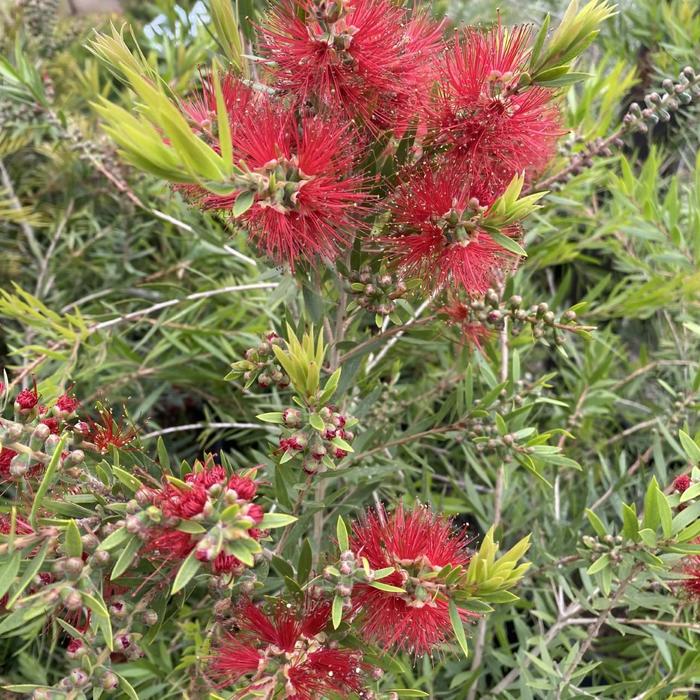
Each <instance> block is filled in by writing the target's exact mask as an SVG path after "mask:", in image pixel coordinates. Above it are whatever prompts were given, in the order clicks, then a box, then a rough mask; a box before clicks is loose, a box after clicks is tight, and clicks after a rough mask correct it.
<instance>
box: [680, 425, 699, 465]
mask: <svg viewBox="0 0 700 700" xmlns="http://www.w3.org/2000/svg"><path fill="white" fill-rule="evenodd" d="M678 437H679V438H680V441H681V445H682V446H683V450H684V451H685V453H686V454H687V455H688V459H689V460H690V461H691V462H693V463H694V464H697V463H698V462H700V446H698V444H697V442H695V440H693V438H691V437H690V435H688V433H686V432H684V431H682V430H681V431H679V433H678Z"/></svg>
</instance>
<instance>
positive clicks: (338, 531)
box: [335, 515, 350, 552]
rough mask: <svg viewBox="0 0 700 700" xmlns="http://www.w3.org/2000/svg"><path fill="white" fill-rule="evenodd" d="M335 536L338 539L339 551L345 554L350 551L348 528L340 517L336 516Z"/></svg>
mask: <svg viewBox="0 0 700 700" xmlns="http://www.w3.org/2000/svg"><path fill="white" fill-rule="evenodd" d="M335 536H336V538H337V539H338V547H339V548H340V551H341V552H347V551H348V549H350V539H349V537H348V528H347V526H346V525H345V521H344V520H343V516H342V515H339V516H338V521H337V522H336V524H335Z"/></svg>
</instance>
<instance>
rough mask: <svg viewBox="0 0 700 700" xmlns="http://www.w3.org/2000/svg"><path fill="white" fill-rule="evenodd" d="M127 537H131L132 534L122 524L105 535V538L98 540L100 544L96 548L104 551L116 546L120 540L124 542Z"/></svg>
mask: <svg viewBox="0 0 700 700" xmlns="http://www.w3.org/2000/svg"><path fill="white" fill-rule="evenodd" d="M129 537H133V535H130V534H129V531H128V530H127V529H126V528H125V527H124V526H123V525H122V526H121V527H119V528H117V529H116V530H115V531H114V532H113V533H112V534H111V535H107V537H105V539H103V540H102V542H100V546H99V547H98V548H97V549H98V550H105V551H108V550H110V549H114V548H115V547H118V546H119V545H120V544H121V543H122V542H126V540H128V539H129Z"/></svg>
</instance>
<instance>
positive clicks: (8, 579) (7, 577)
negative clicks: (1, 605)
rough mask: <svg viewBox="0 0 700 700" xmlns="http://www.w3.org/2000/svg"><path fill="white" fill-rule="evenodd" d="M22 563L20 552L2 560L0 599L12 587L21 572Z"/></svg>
mask: <svg viewBox="0 0 700 700" xmlns="http://www.w3.org/2000/svg"><path fill="white" fill-rule="evenodd" d="M21 561H22V555H21V552H19V551H16V552H14V553H13V554H12V555H10V556H6V557H3V558H2V559H0V598H2V597H3V596H4V595H5V593H7V591H8V590H10V586H11V585H12V583H13V582H14V580H15V577H16V576H17V573H18V572H19V565H20V563H21Z"/></svg>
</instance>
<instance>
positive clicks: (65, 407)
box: [56, 394, 80, 413]
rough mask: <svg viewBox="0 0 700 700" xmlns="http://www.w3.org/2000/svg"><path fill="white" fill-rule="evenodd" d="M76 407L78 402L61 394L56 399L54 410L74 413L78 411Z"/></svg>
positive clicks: (67, 395)
mask: <svg viewBox="0 0 700 700" xmlns="http://www.w3.org/2000/svg"><path fill="white" fill-rule="evenodd" d="M78 406H80V401H78V399H76V398H75V397H74V396H70V395H69V394H61V396H59V397H58V398H57V399H56V408H57V409H58V410H59V411H61V413H74V412H75V411H76V410H77V409H78Z"/></svg>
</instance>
